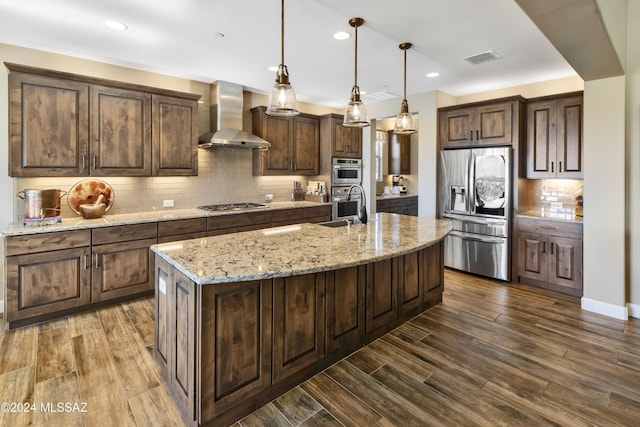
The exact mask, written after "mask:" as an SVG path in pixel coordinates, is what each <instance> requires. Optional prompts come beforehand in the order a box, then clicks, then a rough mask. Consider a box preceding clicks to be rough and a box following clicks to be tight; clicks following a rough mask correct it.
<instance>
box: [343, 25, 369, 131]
mask: <svg viewBox="0 0 640 427" xmlns="http://www.w3.org/2000/svg"><path fill="white" fill-rule="evenodd" d="M362 24H364V19H362V18H351V19H349V25H351V26H352V27H353V28H355V33H356V34H355V36H356V37H355V39H356V55H355V72H354V75H355V78H354V83H353V88H352V89H351V101H350V102H349V105H347V109H346V110H345V112H344V122H343V123H342V124H343V126H346V127H356V128H364V127H367V126H369V121H368V120H367V107H366V106H365V105H364V104H363V103H362V101H361V100H360V88H359V87H358V27H359V26H361V25H362Z"/></svg>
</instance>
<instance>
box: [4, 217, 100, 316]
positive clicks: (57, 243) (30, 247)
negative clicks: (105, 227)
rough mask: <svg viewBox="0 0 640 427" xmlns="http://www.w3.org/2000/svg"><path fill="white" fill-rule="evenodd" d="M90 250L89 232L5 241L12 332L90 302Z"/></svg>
mask: <svg viewBox="0 0 640 427" xmlns="http://www.w3.org/2000/svg"><path fill="white" fill-rule="evenodd" d="M90 245H91V231H89V230H77V231H68V232H56V233H41V234H37V235H22V236H8V237H6V238H5V256H6V258H5V266H6V273H5V274H6V295H5V321H6V322H7V324H8V325H9V327H10V328H14V327H16V326H22V325H24V324H28V323H29V320H30V319H32V318H38V317H40V318H43V319H45V318H50V315H51V313H55V312H61V311H64V310H69V309H73V308H78V307H82V306H84V305H86V304H89V303H90V302H91V259H90V256H91V247H90Z"/></svg>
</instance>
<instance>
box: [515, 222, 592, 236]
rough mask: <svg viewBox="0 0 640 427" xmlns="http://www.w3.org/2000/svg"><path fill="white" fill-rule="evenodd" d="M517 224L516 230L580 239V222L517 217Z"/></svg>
mask: <svg viewBox="0 0 640 427" xmlns="http://www.w3.org/2000/svg"><path fill="white" fill-rule="evenodd" d="M517 226H518V232H525V233H544V234H547V235H550V236H560V237H573V238H577V239H582V224H580V223H575V222H562V221H550V220H544V219H537V218H521V217H519V218H518V219H517Z"/></svg>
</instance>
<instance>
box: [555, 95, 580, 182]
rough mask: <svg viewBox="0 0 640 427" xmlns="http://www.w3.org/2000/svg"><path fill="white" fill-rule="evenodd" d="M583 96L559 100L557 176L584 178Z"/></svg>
mask: <svg viewBox="0 0 640 427" xmlns="http://www.w3.org/2000/svg"><path fill="white" fill-rule="evenodd" d="M582 145H583V144H582V97H580V96H577V97H572V98H566V99H559V100H558V101H557V140H556V159H557V162H558V163H557V172H558V173H557V177H558V178H572V179H583V177H584V173H583V168H582V166H583V155H582Z"/></svg>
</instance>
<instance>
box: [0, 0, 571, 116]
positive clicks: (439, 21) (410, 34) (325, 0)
mask: <svg viewBox="0 0 640 427" xmlns="http://www.w3.org/2000/svg"><path fill="white" fill-rule="evenodd" d="M356 16H358V17H362V18H364V19H365V24H364V26H362V27H360V29H359V30H358V44H359V45H358V51H359V56H358V83H359V86H360V88H361V90H363V91H366V92H367V94H369V95H371V94H376V93H380V92H386V93H389V94H392V95H397V96H401V95H402V83H403V80H402V79H403V53H402V51H401V50H400V49H399V48H398V45H399V44H400V43H401V42H411V43H413V45H414V47H413V48H412V49H411V50H409V51H408V53H407V64H408V66H407V92H408V94H409V95H411V94H414V93H421V92H426V91H432V90H441V91H444V92H447V93H449V94H452V95H454V96H461V95H466V94H471V93H477V92H482V91H486V90H493V89H499V88H504V87H510V86H515V85H521V84H528V83H534V82H539V81H544V80H551V79H556V78H561V77H568V76H574V75H576V73H575V71H574V70H573V69H572V68H571V66H570V65H569V64H568V63H567V62H566V61H565V60H564V59H563V57H562V56H561V55H560V54H559V53H558V52H557V50H556V49H555V48H554V47H553V46H552V45H551V43H550V42H549V41H548V40H547V39H546V38H545V36H544V35H543V34H542V33H541V32H540V31H539V30H538V28H537V27H536V26H535V25H534V24H533V23H532V22H531V21H530V19H529V18H528V17H527V15H526V14H525V13H524V12H523V11H522V10H521V9H520V8H519V6H518V5H517V4H516V3H515V1H514V0H287V1H286V2H285V64H286V65H287V66H288V68H289V74H290V76H291V83H292V85H293V87H294V89H295V90H296V93H297V95H298V100H299V101H304V102H310V103H314V104H319V105H325V106H328V107H333V108H340V107H342V106H344V105H346V103H347V102H348V99H349V94H350V91H351V86H352V85H353V77H354V76H353V68H354V38H353V37H352V38H350V39H348V40H346V41H338V40H335V39H334V38H333V37H332V35H333V33H334V32H336V31H338V30H345V31H349V32H353V29H352V28H351V27H349V25H348V21H349V18H352V17H356ZM106 20H117V21H120V22H123V23H125V24H126V25H127V26H128V30H127V31H124V32H117V31H114V30H110V29H108V28H106V27H105V25H104V21H106ZM217 32H220V33H223V34H224V38H218V37H216V36H215V33H217ZM0 43H6V44H12V45H18V46H23V47H29V48H35V49H41V50H45V51H49V52H55V53H61V54H66V55H71V56H77V57H82V58H87V59H92V60H96V61H100V62H107V63H111V64H116V65H122V66H127V67H131V68H136V69H142V70H148V71H153V72H158V73H161V74H168V75H172V76H177V77H183V78H189V79H194V80H199V81H204V82H212V81H215V80H226V81H230V82H234V83H239V84H242V85H244V86H245V87H247V88H248V89H251V90H256V91H259V92H263V93H267V92H268V91H269V89H270V87H271V86H272V85H273V82H274V79H275V73H274V72H272V71H269V70H267V67H269V66H274V65H277V64H278V63H279V62H280V1H279V0H90V1H87V0H55V1H54V0H19V1H18V0H0ZM487 50H494V51H495V52H497V53H498V54H500V55H501V56H502V59H500V60H497V61H493V62H489V63H485V64H481V65H471V64H469V63H467V62H466V61H464V60H463V58H464V57H467V56H470V55H474V54H477V53H480V52H484V51H487ZM26 65H29V64H26ZM432 71H436V72H439V73H440V76H439V77H437V78H427V77H426V76H425V74H426V73H428V72H432ZM363 100H364V101H365V102H367V101H368V100H367V97H366V96H365V97H364V99H363Z"/></svg>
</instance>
